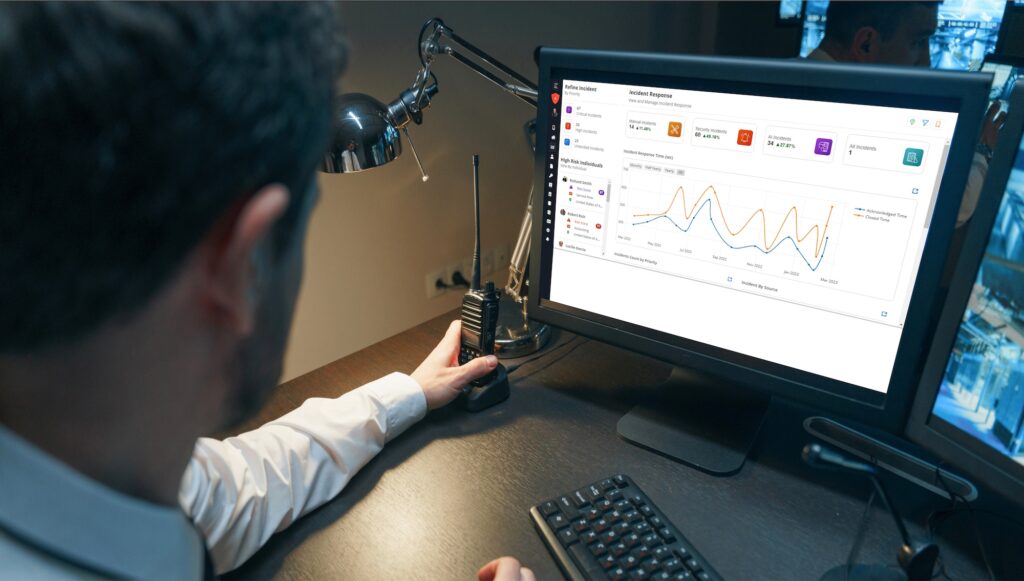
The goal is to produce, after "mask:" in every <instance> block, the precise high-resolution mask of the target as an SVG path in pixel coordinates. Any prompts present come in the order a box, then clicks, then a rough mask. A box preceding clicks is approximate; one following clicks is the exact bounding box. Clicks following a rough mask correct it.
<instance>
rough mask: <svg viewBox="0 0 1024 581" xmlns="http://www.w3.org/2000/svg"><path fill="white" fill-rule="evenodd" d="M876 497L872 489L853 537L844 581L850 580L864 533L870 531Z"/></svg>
mask: <svg viewBox="0 0 1024 581" xmlns="http://www.w3.org/2000/svg"><path fill="white" fill-rule="evenodd" d="M875 495H876V491H875V489H874V487H872V488H871V496H869V497H868V502H867V504H865V505H864V514H862V515H861V516H860V524H858V525H857V534H856V535H855V536H854V537H853V545H852V546H851V547H850V552H849V553H848V554H847V555H846V569H844V570H843V581H848V580H849V578H850V569H851V568H852V567H853V562H854V560H856V559H857V553H859V552H860V547H861V545H862V544H864V533H865V532H867V530H868V521H869V520H870V518H871V509H872V508H874V507H875Z"/></svg>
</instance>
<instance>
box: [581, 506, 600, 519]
mask: <svg viewBox="0 0 1024 581" xmlns="http://www.w3.org/2000/svg"><path fill="white" fill-rule="evenodd" d="M583 518H585V519H587V520H590V521H594V520H597V519H599V518H601V511H599V510H597V509H596V508H588V509H587V510H585V511H583Z"/></svg>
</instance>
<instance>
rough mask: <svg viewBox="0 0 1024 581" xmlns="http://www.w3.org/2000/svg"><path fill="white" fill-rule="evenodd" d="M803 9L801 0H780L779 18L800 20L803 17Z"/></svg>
mask: <svg viewBox="0 0 1024 581" xmlns="http://www.w3.org/2000/svg"><path fill="white" fill-rule="evenodd" d="M803 10H804V2H803V0H781V1H780V2H779V20H782V21H794V20H800V18H802V17H803Z"/></svg>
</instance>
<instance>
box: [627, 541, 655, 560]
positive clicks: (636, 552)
mask: <svg viewBox="0 0 1024 581" xmlns="http://www.w3.org/2000/svg"><path fill="white" fill-rule="evenodd" d="M629 554H630V555H633V556H634V557H636V558H637V559H638V560H640V561H643V560H644V559H646V558H647V557H650V556H651V551H650V550H649V549H648V548H647V547H645V546H643V545H640V546H638V547H637V548H635V549H633V550H632V551H630V552H629Z"/></svg>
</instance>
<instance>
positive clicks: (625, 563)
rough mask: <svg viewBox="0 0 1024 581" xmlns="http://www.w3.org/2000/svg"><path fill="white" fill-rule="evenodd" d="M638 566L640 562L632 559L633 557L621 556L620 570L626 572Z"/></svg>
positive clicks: (634, 558)
mask: <svg viewBox="0 0 1024 581" xmlns="http://www.w3.org/2000/svg"><path fill="white" fill-rule="evenodd" d="M639 564H640V560H639V559H637V558H636V557H634V556H633V555H623V556H622V558H621V559H619V565H622V568H623V569H625V570H627V571H628V570H630V569H632V568H633V567H636V566H637V565H639Z"/></svg>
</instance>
